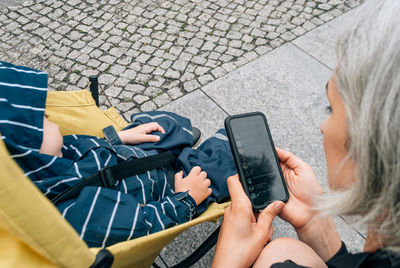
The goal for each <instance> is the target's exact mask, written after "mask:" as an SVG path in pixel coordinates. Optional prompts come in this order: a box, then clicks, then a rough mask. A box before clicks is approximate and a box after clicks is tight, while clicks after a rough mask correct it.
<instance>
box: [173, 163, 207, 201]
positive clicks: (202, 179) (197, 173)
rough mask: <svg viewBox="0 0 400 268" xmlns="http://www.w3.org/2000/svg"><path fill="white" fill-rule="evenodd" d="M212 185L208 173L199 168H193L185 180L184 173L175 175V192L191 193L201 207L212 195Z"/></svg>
mask: <svg viewBox="0 0 400 268" xmlns="http://www.w3.org/2000/svg"><path fill="white" fill-rule="evenodd" d="M210 185H211V181H210V179H208V178H207V173H206V172H205V171H201V168H200V167H198V166H196V167H194V168H192V170H191V171H190V173H189V175H187V176H186V177H185V178H183V171H180V172H178V173H176V174H175V192H176V193H178V192H189V195H190V196H191V197H192V198H193V199H194V201H195V202H196V205H199V204H200V203H201V202H203V201H204V200H205V199H206V198H207V197H209V196H210V195H211V193H212V190H211V188H209V187H210Z"/></svg>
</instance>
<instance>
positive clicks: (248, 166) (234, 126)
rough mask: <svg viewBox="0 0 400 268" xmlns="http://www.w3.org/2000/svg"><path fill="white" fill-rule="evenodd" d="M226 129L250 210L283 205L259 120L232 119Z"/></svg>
mask: <svg viewBox="0 0 400 268" xmlns="http://www.w3.org/2000/svg"><path fill="white" fill-rule="evenodd" d="M230 127H231V131H232V135H233V139H234V142H235V144H236V149H237V153H238V157H239V159H238V160H239V161H238V162H239V163H237V165H239V164H240V165H241V166H240V167H238V168H239V169H241V172H239V174H240V173H242V175H244V178H241V179H242V180H243V179H244V180H245V181H246V183H247V190H248V194H249V198H250V199H251V202H252V203H253V206H254V207H255V208H257V207H265V206H267V205H268V204H269V203H270V202H271V201H275V200H282V201H286V200H287V191H286V187H285V185H284V181H283V177H282V175H281V174H282V173H281V170H280V166H278V163H279V162H278V161H277V158H276V155H275V147H274V146H273V142H272V141H271V140H270V134H269V131H268V129H267V126H266V121H264V118H263V116H262V115H260V114H255V115H251V116H243V117H234V118H231V120H230ZM241 177H243V176H241Z"/></svg>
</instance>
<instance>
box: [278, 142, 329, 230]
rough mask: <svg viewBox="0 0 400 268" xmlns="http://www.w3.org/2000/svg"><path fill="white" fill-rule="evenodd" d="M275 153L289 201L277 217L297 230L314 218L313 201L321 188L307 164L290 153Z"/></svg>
mask: <svg viewBox="0 0 400 268" xmlns="http://www.w3.org/2000/svg"><path fill="white" fill-rule="evenodd" d="M276 152H277V154H278V158H279V161H280V163H281V168H282V172H283V176H284V177H285V181H286V184H287V187H288V190H289V201H288V202H287V203H286V205H285V207H284V209H283V210H282V212H281V214H280V215H279V217H281V218H282V219H284V220H285V221H287V222H289V223H290V224H291V225H292V226H293V227H294V228H295V229H296V230H298V229H301V228H302V227H303V226H305V225H306V224H307V223H308V222H309V221H310V220H311V219H312V218H313V216H315V214H316V212H315V211H313V210H312V207H313V200H314V197H315V196H318V195H321V194H322V188H321V186H320V185H319V183H318V181H317V178H316V177H315V175H314V172H313V170H312V168H311V167H310V166H309V165H308V164H307V163H305V162H304V161H302V160H301V159H300V158H298V157H296V156H295V155H294V154H292V153H290V152H287V151H284V150H281V149H278V148H276Z"/></svg>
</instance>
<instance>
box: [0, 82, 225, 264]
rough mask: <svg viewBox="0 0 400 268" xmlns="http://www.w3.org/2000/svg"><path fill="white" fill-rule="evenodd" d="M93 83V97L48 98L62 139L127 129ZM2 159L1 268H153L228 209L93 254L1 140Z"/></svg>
mask: <svg viewBox="0 0 400 268" xmlns="http://www.w3.org/2000/svg"><path fill="white" fill-rule="evenodd" d="M91 82H92V83H91V91H92V93H91V92H89V91H88V90H81V91H55V92H48V96H47V102H46V113H48V114H49V116H50V117H51V118H52V120H53V121H54V122H55V123H57V124H58V125H59V126H60V131H61V133H62V134H63V135H69V134H87V135H93V136H98V137H102V136H103V134H102V129H103V128H104V127H106V126H109V125H113V126H114V128H115V129H116V130H121V129H122V128H124V127H125V126H127V124H128V123H127V122H126V121H125V120H124V119H123V118H122V117H121V116H120V115H119V114H118V113H117V111H116V110H115V109H114V108H113V107H111V108H110V109H108V110H106V111H103V110H101V109H99V108H98V92H97V80H96V79H95V78H91ZM93 97H94V98H93ZM0 159H1V160H0V169H1V170H2V172H1V179H0V234H1V239H0V248H1V250H0V254H1V255H2V256H1V257H0V266H1V267H110V266H111V265H112V267H150V266H151V265H152V264H153V262H154V260H155V259H156V257H157V256H158V254H159V253H160V251H161V250H162V249H163V247H164V246H166V245H167V244H168V243H169V242H170V241H172V240H173V239H174V238H175V237H177V236H178V235H179V234H180V233H181V232H183V231H184V230H186V229H187V228H190V227H192V226H194V225H197V224H200V223H203V222H205V221H214V222H216V221H217V220H218V219H219V218H220V217H221V216H222V215H223V213H224V210H225V208H226V207H227V206H228V203H222V204H217V203H213V204H211V205H210V206H209V208H208V209H207V210H206V211H205V212H204V213H203V214H202V215H200V216H199V217H197V218H195V219H193V220H191V221H189V222H186V223H184V224H181V225H178V226H175V227H172V228H169V229H166V230H163V231H161V232H158V233H154V234H151V235H149V236H144V237H140V238H137V239H134V240H130V241H125V242H120V243H117V244H114V245H112V246H109V247H107V248H106V249H101V248H89V247H88V246H87V245H86V244H85V242H83V241H82V240H81V239H80V238H79V235H78V234H77V233H76V232H75V230H74V229H73V228H72V227H71V226H70V225H69V223H68V222H67V221H66V220H65V219H64V218H63V217H62V216H61V214H60V213H59V211H58V210H57V208H56V207H55V206H53V204H52V203H51V202H50V201H49V200H48V199H47V198H46V197H45V196H43V194H42V193H41V192H40V191H39V190H38V189H37V188H36V187H35V186H34V185H33V183H32V182H31V181H30V180H29V179H28V178H27V177H26V176H25V175H24V173H23V171H22V170H21V168H20V167H19V166H18V165H17V164H16V163H15V162H14V161H13V160H12V159H11V158H10V156H9V153H8V151H7V148H6V146H5V144H4V142H3V141H2V140H0ZM32 204H34V206H32ZM218 230H219V229H217V230H216V231H214V233H212V234H211V236H210V237H209V238H208V239H206V240H205V242H204V243H203V244H202V245H201V246H200V247H199V249H198V250H196V251H195V252H194V253H193V254H192V255H190V256H189V257H188V258H187V259H186V260H184V261H183V262H181V263H180V264H178V265H176V266H174V267H188V266H190V265H192V264H193V263H194V262H195V261H197V260H198V259H199V258H201V256H203V255H204V254H205V253H206V252H207V251H208V249H210V248H211V247H212V246H213V245H214V244H215V242H216V238H217V236H218ZM153 265H154V266H155V267H158V265H157V264H153Z"/></svg>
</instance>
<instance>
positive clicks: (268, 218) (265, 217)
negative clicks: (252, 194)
mask: <svg viewBox="0 0 400 268" xmlns="http://www.w3.org/2000/svg"><path fill="white" fill-rule="evenodd" d="M284 206H285V203H283V202H282V201H275V202H273V203H271V204H269V205H268V206H267V207H266V208H265V209H264V210H263V211H262V212H261V213H260V215H259V216H258V223H259V224H260V225H261V226H263V228H266V229H267V230H268V229H269V228H270V226H271V225H272V222H273V220H274V218H275V217H276V215H278V214H279V213H280V212H281V210H282V208H283V207H284Z"/></svg>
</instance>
